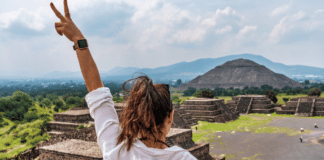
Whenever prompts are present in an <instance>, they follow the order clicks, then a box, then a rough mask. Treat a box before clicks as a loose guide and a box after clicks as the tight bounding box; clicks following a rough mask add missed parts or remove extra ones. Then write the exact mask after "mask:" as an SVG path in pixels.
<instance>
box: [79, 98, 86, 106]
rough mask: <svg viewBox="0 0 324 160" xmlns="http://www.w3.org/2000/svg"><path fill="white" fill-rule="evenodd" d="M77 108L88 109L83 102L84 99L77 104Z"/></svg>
mask: <svg viewBox="0 0 324 160" xmlns="http://www.w3.org/2000/svg"><path fill="white" fill-rule="evenodd" d="M77 107H79V108H88V105H87V102H86V101H85V98H82V102H80V103H79V104H78V106H77Z"/></svg>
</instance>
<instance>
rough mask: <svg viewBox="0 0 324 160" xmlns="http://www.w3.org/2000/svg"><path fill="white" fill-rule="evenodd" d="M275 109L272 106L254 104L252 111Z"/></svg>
mask: <svg viewBox="0 0 324 160" xmlns="http://www.w3.org/2000/svg"><path fill="white" fill-rule="evenodd" d="M272 107H274V105H272V104H252V105H251V109H270V108H272Z"/></svg>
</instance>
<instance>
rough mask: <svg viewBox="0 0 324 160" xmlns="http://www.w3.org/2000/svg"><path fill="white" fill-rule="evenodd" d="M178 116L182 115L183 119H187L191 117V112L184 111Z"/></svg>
mask: <svg viewBox="0 0 324 160" xmlns="http://www.w3.org/2000/svg"><path fill="white" fill-rule="evenodd" d="M180 116H181V117H182V119H183V120H189V119H191V117H192V114H191V113H184V114H180Z"/></svg>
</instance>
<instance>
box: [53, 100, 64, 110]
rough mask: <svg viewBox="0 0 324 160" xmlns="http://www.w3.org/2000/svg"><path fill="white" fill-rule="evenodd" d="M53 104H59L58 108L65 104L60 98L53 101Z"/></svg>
mask: <svg viewBox="0 0 324 160" xmlns="http://www.w3.org/2000/svg"><path fill="white" fill-rule="evenodd" d="M53 104H54V105H55V106H57V107H58V108H61V107H62V106H63V105H64V104H63V102H62V101H61V100H60V99H56V100H54V101H53Z"/></svg>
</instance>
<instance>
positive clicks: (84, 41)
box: [78, 39, 88, 48]
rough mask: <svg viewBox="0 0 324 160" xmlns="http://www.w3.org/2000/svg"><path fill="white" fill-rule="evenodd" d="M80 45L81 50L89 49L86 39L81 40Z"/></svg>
mask: <svg viewBox="0 0 324 160" xmlns="http://www.w3.org/2000/svg"><path fill="white" fill-rule="evenodd" d="M78 45H79V47H80V48H85V47H88V45H87V42H86V40H85V39H83V40H79V41H78Z"/></svg>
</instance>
